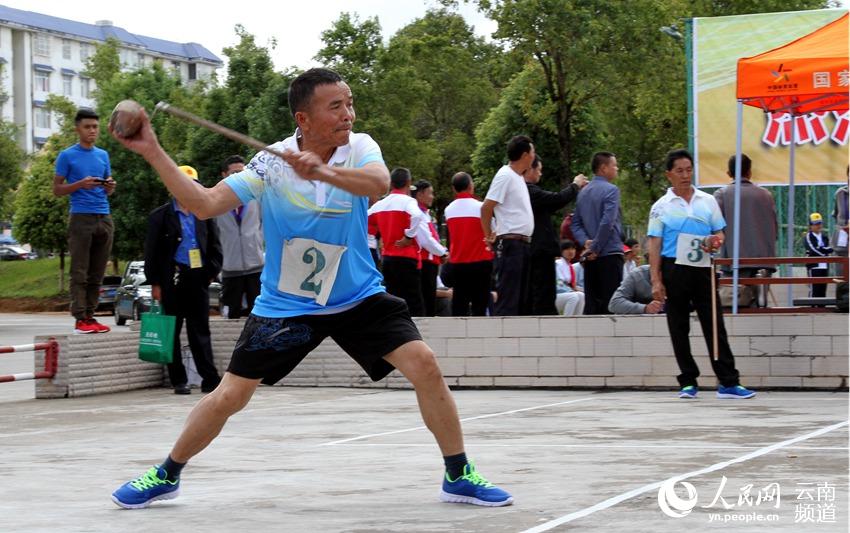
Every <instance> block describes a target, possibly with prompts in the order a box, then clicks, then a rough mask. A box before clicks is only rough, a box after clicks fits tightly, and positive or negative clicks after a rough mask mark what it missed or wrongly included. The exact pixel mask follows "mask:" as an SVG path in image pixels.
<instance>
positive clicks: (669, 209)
mask: <svg viewBox="0 0 850 533" xmlns="http://www.w3.org/2000/svg"><path fill="white" fill-rule="evenodd" d="M693 191H694V195H693V196H692V197H691V201H690V203H688V202H686V201H685V199H684V198H682V197H681V196H678V195H677V194H676V193H674V192H673V188H672V187H670V188H668V189H667V194H665V195H664V196H662V197H661V198H659V199H658V200H656V202H655V203H654V204H653V205H652V209H650V210H649V226H648V228H647V231H646V234H647V235H648V236H650V237H661V256H662V257H676V240H677V239H678V237H679V234H681V233H686V234H691V235H698V236H701V237H703V236H708V235H711V234H712V233H714V232H715V231H719V230H722V229H723V228H725V227H726V221H725V220H724V219H723V214H722V213H721V212H720V207H719V206H718V205H717V201H716V200H715V199H714V196H712V195H710V194H708V193H705V192H703V191H701V190H699V189H697V188H694V189H693Z"/></svg>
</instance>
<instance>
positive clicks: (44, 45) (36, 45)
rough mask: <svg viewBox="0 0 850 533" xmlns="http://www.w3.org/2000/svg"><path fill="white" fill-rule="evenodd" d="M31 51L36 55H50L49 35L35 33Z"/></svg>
mask: <svg viewBox="0 0 850 533" xmlns="http://www.w3.org/2000/svg"><path fill="white" fill-rule="evenodd" d="M33 49H34V50H33V53H34V54H35V55H37V56H47V57H50V37H49V36H47V35H45V34H43V33H36V34H35V36H34V37H33Z"/></svg>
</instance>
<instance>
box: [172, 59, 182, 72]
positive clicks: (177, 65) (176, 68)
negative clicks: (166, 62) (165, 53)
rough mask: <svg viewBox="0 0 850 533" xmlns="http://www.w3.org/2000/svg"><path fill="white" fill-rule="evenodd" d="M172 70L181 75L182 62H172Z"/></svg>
mask: <svg viewBox="0 0 850 533" xmlns="http://www.w3.org/2000/svg"><path fill="white" fill-rule="evenodd" d="M171 68H173V69H174V71H175V72H177V73H178V74H180V62H179V61H172V62H171Z"/></svg>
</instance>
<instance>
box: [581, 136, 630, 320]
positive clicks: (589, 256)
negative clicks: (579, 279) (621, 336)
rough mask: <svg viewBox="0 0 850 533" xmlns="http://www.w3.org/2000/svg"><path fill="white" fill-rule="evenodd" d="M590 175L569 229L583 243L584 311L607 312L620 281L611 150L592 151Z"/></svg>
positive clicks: (619, 233)
mask: <svg viewBox="0 0 850 533" xmlns="http://www.w3.org/2000/svg"><path fill="white" fill-rule="evenodd" d="M590 167H591V169H592V170H593V179H592V180H591V182H590V183H589V184H588V185H587V187H584V188H583V189H582V191H581V193H580V194H579V195H578V199H576V208H575V212H574V213H573V219H572V222H571V225H570V227H571V229H572V230H573V234H574V235H575V237H576V242H577V243H579V244H581V245H583V246H584V248H585V250H584V252H582V255H581V258H580V259H579V261H581V263H582V265H583V266H584V293H585V306H584V314H586V315H607V314H610V311H608V302H610V301H611V296H613V295H614V292H615V291H616V290H617V287H619V286H620V282H621V281H623V226H622V215H621V213H620V189H618V188H617V186H616V185H614V183H613V182H614V181H615V180H616V179H617V173H618V172H619V167H618V166H617V157H616V156H615V155H614V154H612V153H611V152H597V153H595V154H593V158H592V159H591V163H590Z"/></svg>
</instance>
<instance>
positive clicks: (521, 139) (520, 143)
mask: <svg viewBox="0 0 850 533" xmlns="http://www.w3.org/2000/svg"><path fill="white" fill-rule="evenodd" d="M532 144H533V143H532V142H531V139H530V138H529V137H528V136H527V135H517V136H516V137H513V138H512V139H511V140H510V141H508V161H519V160H520V158H521V157H522V156H523V154H526V153H528V152H530V151H531V145H532Z"/></svg>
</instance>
